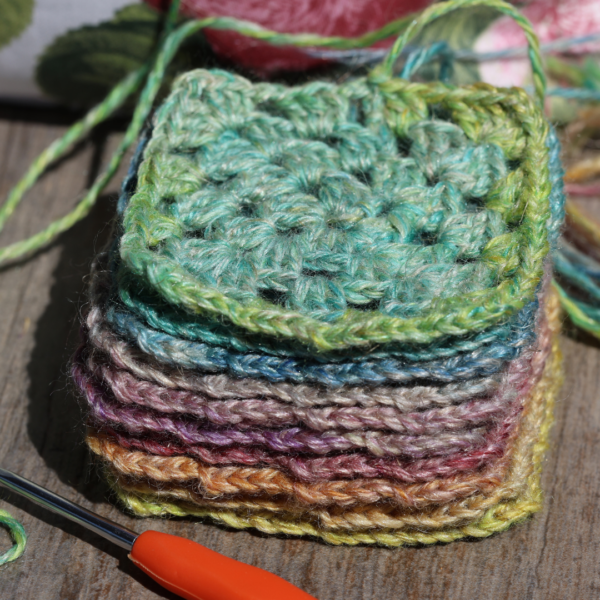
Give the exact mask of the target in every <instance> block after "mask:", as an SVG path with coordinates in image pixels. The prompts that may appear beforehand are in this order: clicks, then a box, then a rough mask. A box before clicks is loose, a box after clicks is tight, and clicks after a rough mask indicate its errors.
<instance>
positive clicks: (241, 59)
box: [145, 0, 432, 74]
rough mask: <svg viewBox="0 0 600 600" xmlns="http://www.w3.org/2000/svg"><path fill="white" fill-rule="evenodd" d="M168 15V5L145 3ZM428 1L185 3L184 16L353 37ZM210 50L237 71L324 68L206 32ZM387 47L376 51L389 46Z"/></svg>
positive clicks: (290, 52) (157, 0) (286, 51)
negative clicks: (225, 19) (240, 67)
mask: <svg viewBox="0 0 600 600" xmlns="http://www.w3.org/2000/svg"><path fill="white" fill-rule="evenodd" d="M145 1H146V2H147V3H148V4H150V5H151V6H154V7H155V8H160V9H163V10H164V9H166V7H167V6H168V4H169V2H168V0H145ZM431 3H432V0H287V1H286V0H183V1H182V12H183V13H184V14H185V15H188V16H190V17H195V18H204V17H208V16H228V17H236V18H238V19H244V20H247V21H253V22H255V23H259V24H260V25H263V26H264V27H266V28H268V29H272V30H274V31H279V32H282V33H307V32H310V33H316V34H319V35H324V36H342V37H356V36H359V35H361V34H364V33H367V32H369V31H373V30H375V29H379V28H380V27H382V26H383V25H385V24H386V23H389V22H390V21H393V20H395V19H399V18H400V17H403V16H404V15H406V14H409V13H411V12H416V11H420V10H422V9H423V8H425V7H426V6H428V5H429V4H431ZM206 37H207V39H208V41H209V42H210V44H211V45H212V47H213V48H214V50H215V51H216V52H218V53H219V54H221V55H222V56H224V57H226V58H228V59H230V60H232V61H233V62H235V63H236V64H238V65H241V66H243V67H246V68H249V69H252V70H254V71H258V72H260V73H263V74H267V73H272V72H275V71H282V70H295V71H300V70H305V69H309V68H311V67H315V66H318V65H321V64H323V61H321V60H319V59H315V58H312V57H310V56H307V54H306V53H304V52H302V50H300V49H296V48H290V47H286V48H276V47H274V46H272V45H270V44H268V43H266V42H261V41H258V40H253V39H250V38H247V37H244V36H242V35H240V34H237V33H234V32H231V31H216V30H214V29H213V30H207V31H206ZM389 45H391V41H389V40H388V41H385V42H382V43H380V44H377V46H384V47H385V46H389Z"/></svg>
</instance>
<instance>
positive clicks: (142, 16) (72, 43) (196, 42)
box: [0, 0, 212, 106]
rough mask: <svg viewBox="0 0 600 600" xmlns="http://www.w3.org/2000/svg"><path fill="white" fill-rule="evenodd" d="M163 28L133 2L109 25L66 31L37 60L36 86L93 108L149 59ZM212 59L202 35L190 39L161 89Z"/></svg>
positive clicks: (158, 19) (155, 15)
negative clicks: (183, 72)
mask: <svg viewBox="0 0 600 600" xmlns="http://www.w3.org/2000/svg"><path fill="white" fill-rule="evenodd" d="M1 1H3V0H0V2H1ZM161 25H162V17H161V15H160V14H159V13H157V12H155V11H154V10H153V9H151V8H149V7H148V6H146V5H145V4H133V5H131V6H126V7H125V8H122V9H121V10H119V11H118V12H117V13H116V14H115V16H114V17H113V19H112V20H111V21H107V22H104V23H100V24H99V25H96V26H86V27H82V28H81V29H77V30H74V31H69V32H67V33H66V34H64V35H62V36H61V37H59V38H57V39H56V40H54V42H53V43H52V44H51V45H50V46H49V47H48V48H46V50H45V51H44V53H43V54H42V56H41V57H40V59H39V62H38V66H37V69H36V80H37V83H38V85H39V86H40V87H41V88H42V90H44V92H45V93H47V94H48V95H49V96H52V97H54V98H57V99H58V100H60V101H62V102H65V103H67V104H71V105H76V106H89V105H92V104H96V103H98V102H100V101H101V100H102V99H103V98H104V97H105V96H106V95H107V94H108V93H109V92H110V90H111V89H112V88H113V87H114V86H115V85H116V84H117V83H118V82H119V81H120V80H121V79H122V78H123V77H125V76H126V75H127V74H128V73H130V72H131V71H133V70H134V69H137V68H139V67H140V66H142V64H143V63H144V62H145V61H146V60H147V59H148V58H149V57H150V56H151V55H152V52H153V50H154V48H155V46H156V42H157V40H158V36H159V34H160V31H161ZM211 57H212V54H211V52H210V50H209V49H208V46H207V44H206V43H205V41H204V38H203V36H201V35H198V36H194V37H193V38H192V39H190V40H189V41H188V42H187V43H185V44H184V45H183V46H182V48H181V50H180V51H179V52H178V54H177V56H176V57H175V59H174V60H173V62H172V64H171V66H170V67H169V71H168V74H167V78H166V80H165V83H164V88H165V89H166V86H168V84H169V83H170V81H171V80H172V78H173V77H174V76H175V75H176V74H177V73H179V72H182V71H185V70H189V69H191V68H194V67H198V66H204V64H205V63H206V62H207V61H209V60H210V59H211ZM134 100H135V99H132V101H131V102H132V103H133V102H134Z"/></svg>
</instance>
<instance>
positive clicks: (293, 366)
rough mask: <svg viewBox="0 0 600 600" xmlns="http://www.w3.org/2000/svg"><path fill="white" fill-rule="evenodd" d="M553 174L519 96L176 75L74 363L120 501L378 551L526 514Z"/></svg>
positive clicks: (535, 506) (535, 455)
mask: <svg viewBox="0 0 600 600" xmlns="http://www.w3.org/2000/svg"><path fill="white" fill-rule="evenodd" d="M419 85H420V87H418V86H419ZM415 86H417V87H415ZM417 88H418V89H417ZM485 94H488V95H489V98H488V100H485V98H487V96H485ZM561 176H562V171H561V168H560V163H559V159H558V142H557V140H556V138H555V136H554V134H553V132H552V131H551V130H550V129H549V128H548V126H547V125H546V123H545V121H544V120H543V117H542V116H541V114H540V113H539V110H538V109H537V108H536V107H535V105H534V104H533V102H532V101H531V100H529V98H528V97H527V96H526V95H525V93H524V92H522V91H519V90H493V88H486V89H485V90H482V88H476V87H474V88H451V87H448V86H443V85H442V84H440V85H439V86H437V87H436V86H435V85H434V86H430V87H429V88H425V87H424V86H423V85H421V84H410V83H408V82H406V81H403V80H398V79H396V80H391V82H390V81H388V82H381V81H375V80H372V79H357V80H353V81H350V82H347V83H344V84H342V85H334V84H331V83H326V82H316V83H310V84H307V85H305V86H301V87H295V88H288V87H283V86H280V85H275V84H251V83H250V82H248V81H246V80H245V79H243V78H241V77H239V76H235V75H232V74H229V73H224V72H220V71H193V72H190V73H187V74H186V75H184V76H183V77H181V78H180V79H179V80H178V81H177V82H176V84H175V85H174V88H173V90H172V92H171V94H170V96H169V97H168V98H167V100H166V101H165V102H164V103H163V105H162V106H161V107H160V108H159V109H158V110H157V112H156V114H155V116H154V119H153V122H152V126H151V127H150V128H149V129H148V131H147V133H146V135H145V136H144V138H143V139H142V140H141V142H140V145H139V148H138V152H137V155H136V157H135V158H134V160H133V162H132V166H131V169H130V173H129V175H128V176H127V179H126V181H125V183H124V185H123V194H122V197H121V199H120V202H119V223H118V227H117V232H116V235H115V239H114V242H113V244H112V246H111V248H110V249H109V250H108V251H107V252H106V253H105V254H103V255H102V256H100V257H98V259H97V261H96V263H95V265H94V269H93V274H92V283H91V292H90V305H89V312H88V314H87V318H86V320H85V323H84V325H83V327H82V332H83V333H82V337H83V342H82V345H81V347H80V349H79V351H78V353H77V356H76V358H75V361H74V366H73V372H74V376H75V380H76V382H77V384H78V386H79V387H80V388H81V390H82V391H83V392H84V393H85V397H86V398H87V402H88V404H89V434H88V444H89V446H90V448H91V449H92V450H93V452H94V453H96V454H97V455H98V456H100V457H101V458H102V459H103V461H104V463H105V465H106V467H107V468H106V472H107V475H108V477H109V479H110V482H111V485H112V486H113V488H114V489H115V490H116V492H117V493H118V495H119V497H120V499H121V500H122V501H123V502H124V503H125V505H126V506H127V507H129V508H130V509H131V510H132V511H134V512H135V513H137V514H139V515H165V514H168V515H177V516H185V515H188V516H198V517H211V518H213V519H216V520H218V521H220V522H223V523H225V524H227V525H230V526H232V527H236V528H246V527H254V528H257V529H260V530H261V531H264V532H267V533H283V534H291V535H310V536H317V537H320V538H322V539H324V540H326V541H327V542H330V543H334V544H357V543H376V544H383V545H388V546H398V545H403V544H415V543H433V542H436V541H451V540H455V539H458V538H461V537H465V536H478V537H483V536H487V535H490V534H492V533H494V532H497V531H500V530H503V529H505V528H507V527H508V526H509V525H510V524H512V523H514V522H516V521H519V520H522V519H524V518H525V517H527V516H528V515H530V514H531V513H532V512H535V511H536V510H539V508H540V502H541V492H540V487H539V475H540V469H541V461H542V457H543V453H544V450H545V448H546V445H547V437H548V430H549V428H550V423H551V415H552V404H553V402H554V399H555V396H556V394H557V391H558V389H559V386H560V381H561V360H560V353H559V350H558V346H557V335H558V330H559V322H558V303H557V298H556V295H555V293H554V291H553V288H552V286H551V282H550V279H551V273H550V270H551V265H550V262H549V260H548V252H549V249H550V248H551V247H552V246H553V245H554V244H555V243H556V238H557V235H558V230H559V227H560V224H561V221H562V214H563V193H562V187H561V185H562V184H561Z"/></svg>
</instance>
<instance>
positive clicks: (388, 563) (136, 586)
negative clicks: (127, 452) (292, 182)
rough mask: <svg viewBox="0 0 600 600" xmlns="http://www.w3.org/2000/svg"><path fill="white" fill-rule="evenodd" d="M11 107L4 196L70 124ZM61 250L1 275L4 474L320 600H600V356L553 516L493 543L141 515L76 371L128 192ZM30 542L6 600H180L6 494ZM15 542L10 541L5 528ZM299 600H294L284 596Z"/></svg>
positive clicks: (8, 576)
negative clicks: (297, 533) (85, 313)
mask: <svg viewBox="0 0 600 600" xmlns="http://www.w3.org/2000/svg"><path fill="white" fill-rule="evenodd" d="M23 116H24V115H22V114H17V115H15V114H13V113H10V111H8V112H7V111H4V113H2V111H0V197H1V198H5V197H6V194H7V192H8V190H9V189H10V187H11V185H13V184H14V183H15V182H16V181H17V179H18V177H19V176H20V175H21V174H22V173H23V172H24V170H25V168H26V166H27V165H28V164H29V163H30V161H31V160H32V159H33V158H34V157H35V156H36V154H37V153H38V152H39V151H40V150H42V149H43V148H44V147H45V146H46V145H47V144H48V143H49V142H50V141H51V140H52V139H54V138H55V137H57V136H58V135H60V133H61V132H62V131H64V124H63V123H62V122H61V119H60V118H59V119H56V118H55V119H52V118H50V119H48V118H45V121H44V122H37V121H36V119H39V118H40V117H43V116H44V115H40V114H39V113H36V114H33V115H31V114H28V115H25V117H27V118H26V119H23ZM118 135H119V134H108V133H107V132H106V131H105V132H104V133H100V134H98V135H97V136H96V137H95V138H94V140H92V141H91V142H89V143H87V144H84V145H82V146H81V147H79V148H77V149H76V151H75V152H73V153H72V155H71V156H70V157H69V158H68V159H67V160H65V161H63V162H62V163H61V164H59V165H57V166H56V168H55V169H53V170H52V172H50V173H49V174H48V175H47V176H46V177H45V178H44V179H43V181H42V182H40V184H39V185H37V186H36V187H35V189H34V190H33V191H32V192H31V193H30V194H29V195H28V198H27V200H26V202H25V203H24V205H23V206H22V208H21V209H19V210H18V211H17V213H16V214H15V215H14V218H13V220H12V221H11V222H10V225H9V226H8V227H7V229H6V231H4V232H3V233H2V234H0V244H2V245H4V244H6V243H9V242H11V241H14V240H17V239H21V238H23V237H25V236H27V235H29V234H31V233H34V232H35V231H37V230H39V229H40V228H41V227H42V226H43V225H44V224H45V223H48V222H49V221H50V220H51V219H53V218H55V217H57V216H58V215H60V214H63V213H64V212H65V211H67V210H68V208H69V207H70V206H72V205H73V202H74V200H75V199H76V197H77V195H78V194H79V193H80V191H81V190H82V189H83V187H84V186H85V185H86V184H87V183H89V179H90V178H91V177H92V176H93V174H94V172H95V171H97V169H98V167H99V165H100V164H101V163H102V162H103V160H104V159H105V157H106V155H107V153H108V152H110V148H111V147H113V146H114V143H115V140H116V139H117V138H118ZM116 187H117V184H114V185H113V188H112V191H113V193H112V194H111V193H109V194H106V195H105V196H104V197H103V198H102V200H101V201H100V202H99V204H98V206H97V207H96V208H95V209H94V210H93V212H92V214H91V215H90V216H89V217H88V218H86V219H85V220H84V221H83V222H82V223H80V224H79V225H77V226H76V227H75V228H74V229H73V230H72V231H70V232H68V233H67V234H65V235H63V236H62V237H61V238H60V240H59V241H58V242H57V243H56V244H54V245H53V246H52V247H51V248H49V249H47V250H45V251H44V252H41V253H40V254H39V255H37V256H36V257H34V258H33V259H31V260H28V261H23V262H21V263H20V264H16V265H13V266H10V267H8V268H4V269H2V270H1V271H0V307H1V311H0V353H1V354H0V356H1V360H0V465H2V466H4V467H6V468H9V469H12V470H14V471H16V472H18V473H21V474H22V475H24V476H25V477H28V478H31V479H33V480H34V481H37V482H39V483H40V484H42V485H45V486H47V487H49V488H51V489H53V490H55V491H56V492H58V493H60V494H62V495H64V496H66V497H67V498H70V499H73V500H75V501H77V502H79V503H81V504H83V505H84V506H87V507H90V508H92V509H93V510H95V511H97V512H99V513H101V514H103V515H106V516H108V517H110V518H112V519H115V520H118V521H120V522H121V523H123V524H124V525H126V526H128V527H131V528H133V529H137V530H140V531H141V530H144V529H146V528H150V527H152V528H155V529H159V530H161V531H166V532H170V533H175V534H178V535H183V536H187V537H189V538H191V539H194V540H196V541H198V542H200V543H202V544H205V545H207V546H208V547H210V548H212V549H214V550H217V551H218V552H222V553H224V554H226V555H228V556H231V557H233V558H237V559H240V560H243V561H246V562H248V563H251V564H253V565H256V566H259V567H262V568H265V569H268V570H270V571H272V572H274V573H277V574H278V575H281V576H282V577H284V578H286V579H288V580H289V581H291V582H293V583H294V584H296V585H298V586H300V587H302V588H303V589H305V590H306V591H307V592H309V593H311V594H313V595H314V596H315V597H316V598H318V599H319V600H375V599H377V600H396V599H397V598H404V599H406V600H417V599H427V600H441V599H444V600H457V599H459V598H460V599H461V600H471V599H475V598H478V599H490V600H491V599H493V600H504V599H506V600H508V599H514V600H523V599H528V600H529V599H540V600H542V599H543V600H553V599H556V600H561V599H564V598H577V599H583V600H585V599H592V598H598V597H600V511H599V510H598V509H599V508H600V469H598V467H597V464H598V457H599V456H600V402H599V398H598V396H599V390H600V351H599V350H598V347H597V346H596V344H595V343H594V342H593V341H590V340H588V339H579V340H575V339H569V338H566V337H565V338H564V339H563V349H564V352H565V357H566V370H567V381H566V385H565V387H564V390H563V392H562V395H561V401H560V402H559V404H558V409H557V411H556V426H555V428H554V430H553V445H552V451H551V452H550V454H549V456H548V458H547V460H546V464H545V469H544V489H545V490H546V503H545V510H544V511H543V512H542V513H541V514H539V515H537V516H536V517H535V518H534V519H533V520H532V521H530V522H529V523H527V524H525V525H522V526H519V527H516V528H514V529H512V530H510V531H508V532H506V533H503V534H501V535H498V536H495V537H493V538H490V539H487V540H483V541H477V542H455V543H453V544H450V545H447V546H443V545H440V546H436V547H428V548H408V549H399V550H386V549H380V548H335V547H330V546H327V545H325V544H321V543H317V542H314V541H311V540H296V539H283V538H271V537H266V536H262V535H259V534H256V533H249V532H238V531H231V530H227V529H225V528H222V527H217V526H214V525H207V524H204V523H198V522H189V521H184V520H171V521H150V520H136V519H133V518H130V517H128V516H126V515H124V514H123V513H121V512H120V511H119V510H118V508H117V507H115V506H114V505H113V503H112V500H111V498H110V495H109V494H108V492H107V488H106V486H105V484H104V483H103V481H102V479H101V477H100V476H99V474H98V473H97V472H96V470H95V468H94V467H93V466H92V465H91V463H90V459H89V456H88V453H87V451H86V449H85V447H84V445H83V443H82V439H83V411H82V408H81V406H80V402H79V401H78V399H77V396H76V395H75V394H74V393H73V390H72V386H71V384H70V383H69V379H68V375H67V374H66V370H67V364H68V360H69V356H70V355H71V353H72V351H73V349H74V345H75V343H76V339H77V328H78V318H79V312H80V309H81V303H82V302H83V301H84V300H83V294H82V291H83V288H84V279H85V277H86V274H87V273H88V271H89V266H90V262H91V259H92V257H93V255H94V252H95V251H96V250H97V249H98V248H99V247H101V245H102V243H103V240H104V239H105V237H106V235H107V229H108V228H107V223H108V222H109V220H110V218H111V215H112V214H113V210H114V200H115V195H114V190H115V189H116ZM0 506H2V508H6V509H8V510H10V511H11V512H12V513H13V514H14V516H16V517H17V518H19V519H20V520H21V521H22V522H23V523H24V525H25V527H26V529H27V531H28V533H29V545H28V548H27V552H26V554H25V556H24V557H23V558H21V559H20V560H18V561H17V562H15V563H12V564H10V565H7V566H6V567H4V568H3V569H0V597H1V598H2V599H3V600H12V599H15V600H16V599H18V600H27V599H31V600H75V599H86V600H96V599H98V600H100V599H101V600H123V599H125V600H127V599H132V598H135V599H137V600H145V599H154V598H174V596H170V595H169V594H167V593H165V592H162V591H161V590H160V589H159V588H158V587H157V586H156V585H155V584H154V583H153V582H152V581H151V580H150V579H149V578H147V577H145V576H144V575H142V574H140V573H139V572H137V570H136V569H135V568H134V567H133V565H132V564H131V563H130V562H129V560H128V559H127V557H126V555H125V552H124V551H121V550H120V549H118V548H115V547H114V546H112V545H111V544H109V543H108V542H105V541H104V540H102V539H100V538H98V537H96V536H94V535H92V534H91V533H88V532H86V531H85V530H83V529H82V528H80V527H78V526H76V525H75V524H71V523H68V522H65V521H64V520H62V519H60V518H58V517H55V516H53V515H51V514H49V513H47V512H45V511H43V510H42V509H40V508H37V507H35V506H34V505H32V504H31V503H29V502H27V501H25V500H22V499H20V498H18V497H16V496H14V495H12V494H9V493H7V492H0ZM0 544H8V539H7V538H6V539H5V537H4V534H1V533H0ZM282 600H284V599H282Z"/></svg>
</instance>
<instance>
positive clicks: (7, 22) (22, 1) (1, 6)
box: [0, 0, 34, 48]
mask: <svg viewBox="0 0 600 600" xmlns="http://www.w3.org/2000/svg"><path fill="white" fill-rule="evenodd" d="M33 2H34V0H0V15H1V17H0V48H1V47H2V46H5V45H6V44H8V42H10V41H11V40H13V39H14V38H16V37H17V36H19V35H21V33H23V31H25V29H26V28H27V25H29V23H31V15H32V14H33Z"/></svg>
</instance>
